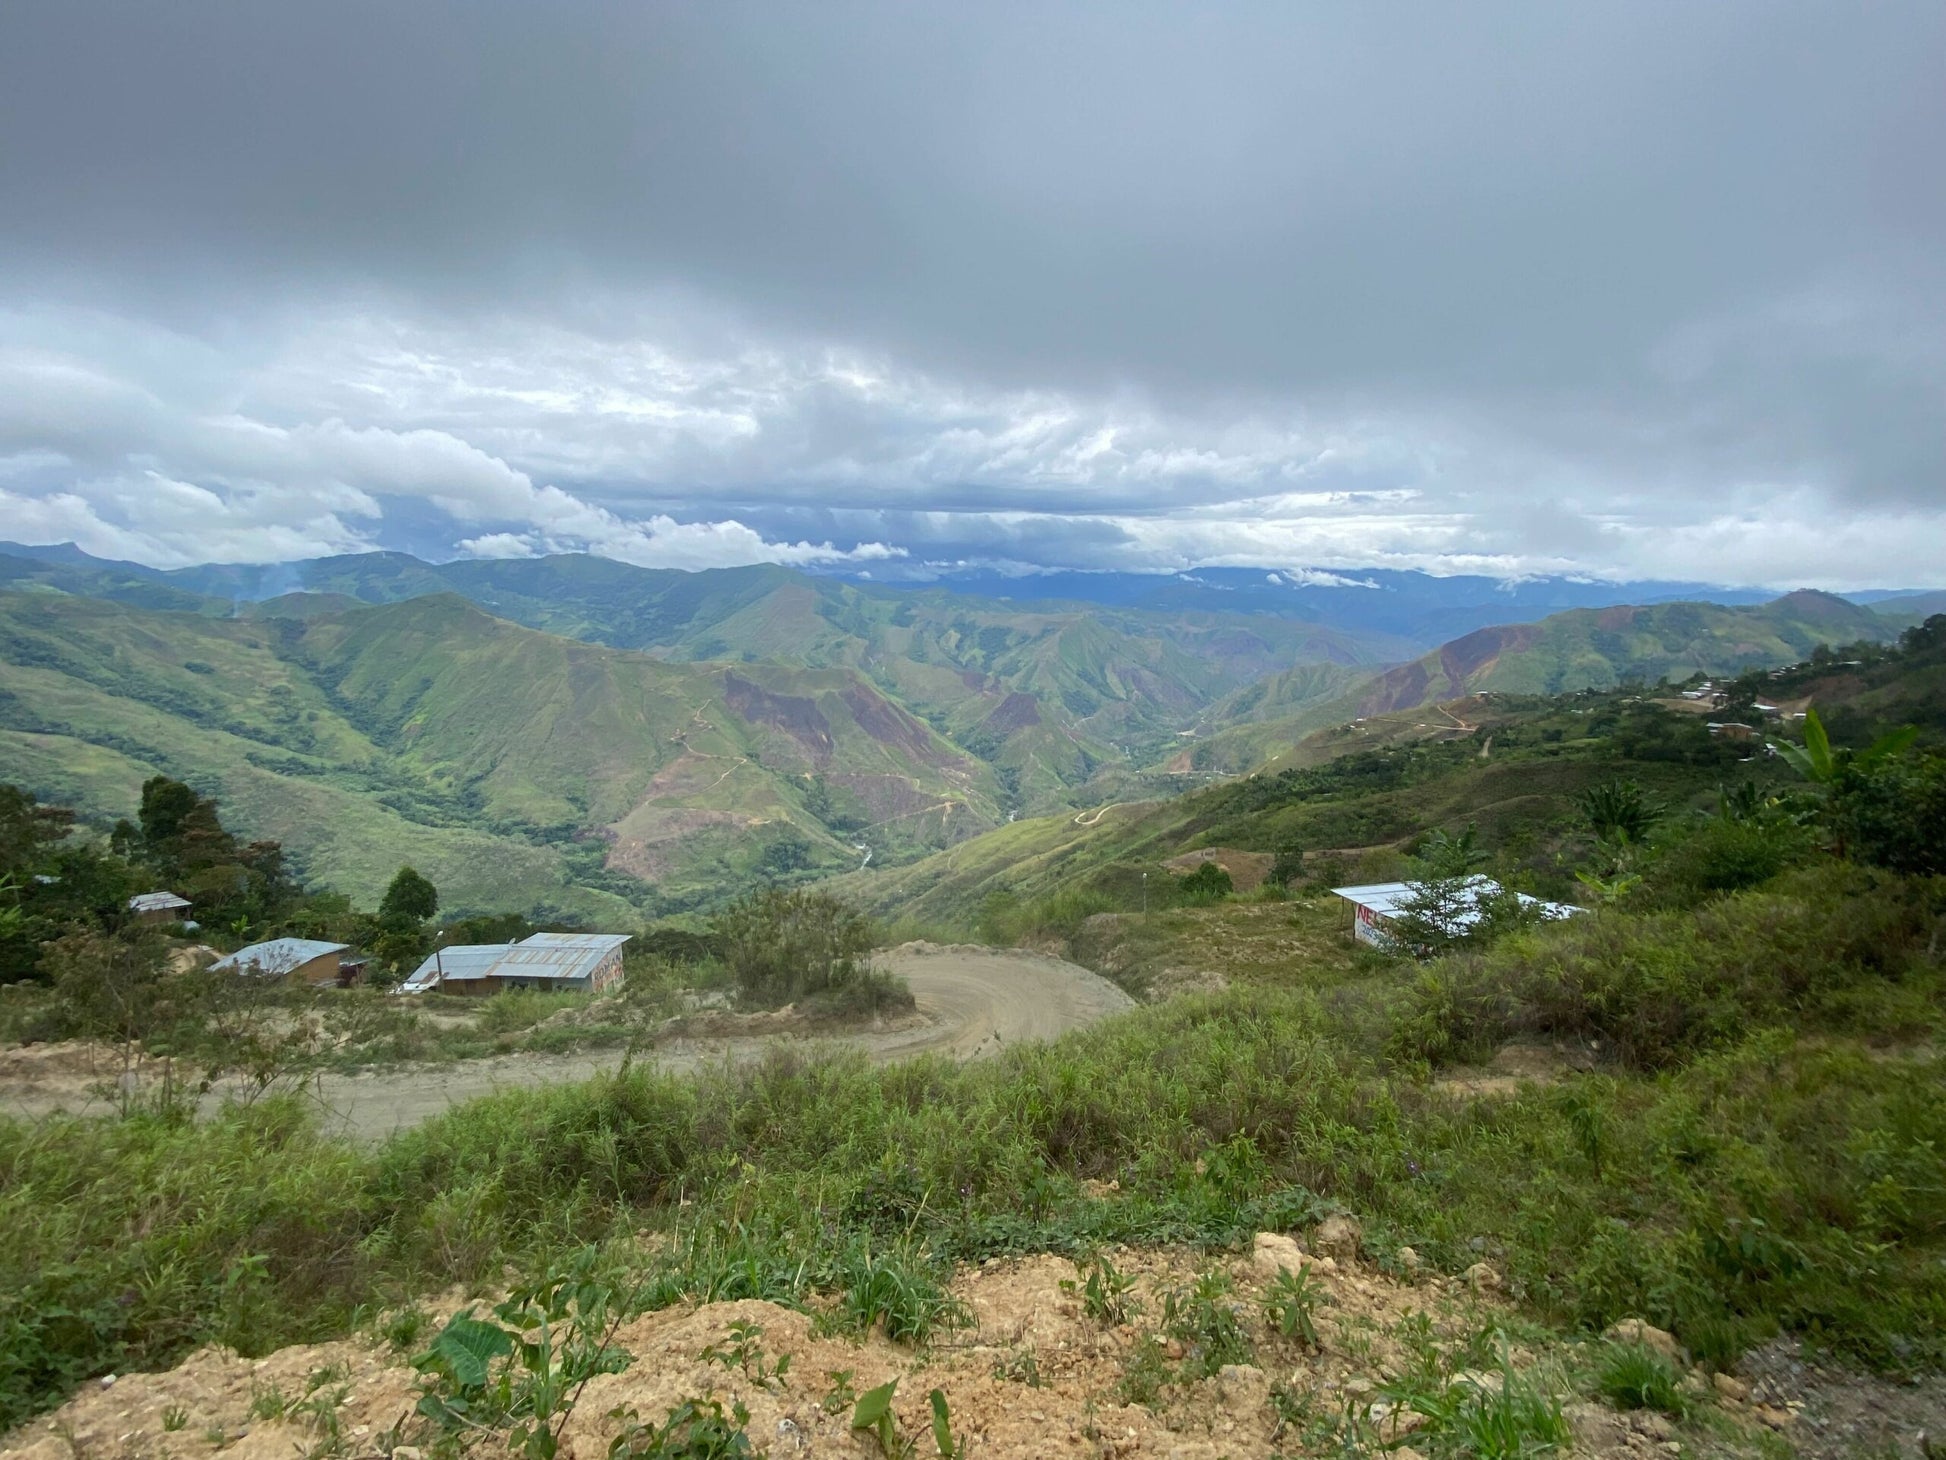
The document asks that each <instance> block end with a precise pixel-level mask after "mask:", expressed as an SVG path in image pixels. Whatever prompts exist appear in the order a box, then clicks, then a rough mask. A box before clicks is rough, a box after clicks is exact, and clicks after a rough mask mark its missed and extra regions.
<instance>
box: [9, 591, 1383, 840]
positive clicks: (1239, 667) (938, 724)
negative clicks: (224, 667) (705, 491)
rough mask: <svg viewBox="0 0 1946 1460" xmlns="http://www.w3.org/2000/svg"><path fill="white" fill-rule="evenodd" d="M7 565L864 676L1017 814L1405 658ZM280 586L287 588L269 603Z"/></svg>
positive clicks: (1112, 615) (1041, 610) (1006, 627)
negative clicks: (1326, 678)
mask: <svg viewBox="0 0 1946 1460" xmlns="http://www.w3.org/2000/svg"><path fill="white" fill-rule="evenodd" d="M0 569H4V570H8V571H11V572H12V573H13V574H14V575H15V578H16V581H17V582H18V584H19V585H21V586H27V585H30V584H31V585H32V586H35V587H38V588H41V589H43V590H47V591H53V590H56V589H65V590H66V591H69V592H73V593H81V594H89V595H93V596H99V597H108V598H112V599H115V600H116V601H121V602H131V603H137V604H140V605H142V606H145V607H159V608H175V609H182V610H186V611H198V612H203V613H206V614H210V615H222V614H227V613H230V612H233V611H240V612H242V613H245V614H247V615H250V616H258V617H265V616H268V617H295V618H314V617H319V616H328V615H329V614H331V613H333V612H337V611H341V610H342V609H343V607H345V606H346V605H348V604H350V603H353V602H361V603H371V604H382V603H394V602H401V601H405V600H409V599H413V598H418V597H424V596H428V595H432V594H436V593H441V592H453V593H457V594H460V595H462V596H464V597H465V598H467V599H469V600H471V601H472V602H474V603H476V604H478V605H480V606H481V607H483V608H485V609H486V610H488V611H489V612H490V613H492V614H493V615H495V616H496V617H498V618H502V619H508V620H512V621H514V622H516V623H519V624H523V625H526V626H527V627H530V628H536V629H541V630H545V631H546V632H548V633H550V634H557V635H562V636H565V637H568V638H573V639H580V640H584V641H588V642H593V643H600V644H606V645H609V646H611V647H615V648H622V649H639V650H642V651H644V652H647V653H651V654H654V655H656V656H658V657H661V658H665V659H669V660H674V661H683V662H700V661H735V662H742V663H752V662H759V661H772V662H780V663H787V664H791V665H795V666H802V667H810V668H826V669H849V670H853V671H856V672H857V673H859V674H861V675H863V676H865V677H866V678H868V679H870V680H871V681H872V682H873V683H874V684H875V685H876V686H877V687H878V688H879V690H880V691H881V692H882V693H884V694H886V695H888V696H890V697H891V698H892V699H894V700H896V701H898V703H899V704H900V705H902V706H903V707H905V708H906V709H908V710H910V711H911V712H913V713H914V714H916V715H918V716H920V717H921V718H922V719H924V720H925V721H927V723H928V724H930V725H931V726H932V727H933V728H934V729H935V730H937V731H938V732H939V733H940V734H942V735H945V736H947V737H949V738H951V739H952V740H954V741H955V742H956V743H957V744H959V745H960V746H962V747H963V748H965V749H966V750H968V751H970V752H971V753H972V754H974V755H975V756H977V757H978V758H980V759H982V760H985V761H987V762H989V763H990V764H991V765H992V766H993V767H994V769H995V771H996V772H997V773H998V776H999V782H998V784H999V786H1000V789H1001V793H1002V795H1003V797H1004V799H1005V802H1006V805H1007V807H1008V809H1009V810H1015V811H1032V810H1039V809H1047V808H1049V807H1058V806H1063V805H1067V804H1070V803H1071V802H1073V801H1074V800H1076V799H1077V798H1080V799H1086V796H1087V794H1088V793H1087V792H1083V791H1080V790H1079V788H1081V787H1082V786H1083V785H1084V784H1085V783H1087V782H1088V781H1089V780H1090V779H1091V778H1093V777H1095V776H1096V775H1097V774H1098V773H1100V772H1101V771H1102V770H1103V768H1104V767H1108V768H1115V767H1121V768H1130V767H1134V766H1138V765H1141V764H1145V763H1147V762H1149V761H1152V760H1153V759H1155V757H1156V756H1157V755H1158V754H1160V753H1162V752H1163V751H1164V750H1165V749H1166V748H1167V747H1168V745H1169V744H1170V743H1171V741H1172V739H1173V738H1174V737H1175V736H1176V735H1177V734H1178V733H1179V732H1180V731H1181V730H1183V729H1184V728H1185V727H1186V726H1188V725H1190V724H1192V723H1193V722H1194V721H1195V720H1196V718H1197V717H1198V716H1199V715H1201V714H1202V713H1204V711H1205V710H1206V709H1207V708H1208V707H1209V706H1210V705H1211V704H1212V703H1213V702H1214V701H1216V700H1218V699H1220V698H1222V697H1223V696H1224V695H1226V694H1229V693H1230V692H1232V691H1234V690H1236V689H1238V688H1239V687H1240V686H1244V685H1247V684H1249V683H1251V682H1252V681H1254V680H1257V679H1259V678H1261V677H1263V676H1265V675H1269V674H1273V673H1277V672H1280V671H1284V670H1287V669H1289V668H1291V667H1292V666H1294V665H1298V666H1302V665H1309V664H1329V665H1365V666H1376V665H1378V664H1381V663H1385V662H1390V661H1393V660H1396V659H1398V658H1399V657H1401V656H1402V655H1403V653H1404V652H1405V646H1404V645H1403V644H1402V643H1401V642H1400V641H1397V640H1393V639H1391V638H1389V637H1387V636H1384V635H1379V634H1361V633H1355V632H1347V631H1342V630H1335V629H1324V628H1319V627H1317V626H1316V625H1311V624H1304V623H1300V622H1296V621H1293V620H1289V619H1283V618H1278V617H1275V616H1272V615H1268V614H1253V615H1242V614H1219V613H1212V612H1207V611H1203V610H1192V611H1186V612H1182V613H1170V614H1164V613H1154V612H1147V611H1142V610H1135V609H1116V608H1104V607H1101V606H1099V605H1082V604H1073V603H1015V602H1009V601H1004V600H997V599H991V598H977V597H969V596H963V595H957V594H952V593H946V592H942V591H937V590H924V589H891V588H873V587H869V586H863V585H858V584H853V583H846V582H841V581H839V580H836V579H830V578H817V577H811V576H808V575H805V574H802V573H798V572H794V571H792V570H790V569H787V568H780V567H775V566H768V565H766V566H757V567H748V568H729V569H717V570H711V571H708V572H700V573H689V572H678V571H674V570H655V569H645V568H636V567H632V566H630V565H628V564H626V563H617V562H613V561H611V560H609V559H605V558H595V557H588V556H579V555H571V556H559V557H550V558H536V559H524V560H514V561H485V560H481V561H465V562H454V563H446V564H441V565H432V564H427V563H422V562H420V561H419V560H418V559H416V558H412V557H408V556H406V555H404V554H399V553H368V554H359V555H355V556H349V557H340V558H324V559H319V560H317V561H315V562H310V563H304V564H299V565H294V566H291V567H283V568H263V567H206V568H196V569H185V570H182V571H180V572H177V573H174V574H170V575H161V574H154V573H151V572H149V571H148V570H133V569H128V568H123V567H119V566H116V565H99V566H91V565H90V564H87V563H80V564H76V563H70V562H65V561H63V562H49V561H44V560H33V561H26V560H21V559H6V558H0ZM189 589H194V590H196V592H197V593H200V594H201V595H203V596H200V597H198V596H196V594H192V593H190V592H188V591H187V590H189ZM296 589H302V590H303V591H301V592H300V591H292V590H296ZM266 594H275V595H278V596H275V597H271V598H269V599H268V600H267V601H264V602H255V601H253V600H255V599H258V598H262V597H263V596H264V595H266Z"/></svg>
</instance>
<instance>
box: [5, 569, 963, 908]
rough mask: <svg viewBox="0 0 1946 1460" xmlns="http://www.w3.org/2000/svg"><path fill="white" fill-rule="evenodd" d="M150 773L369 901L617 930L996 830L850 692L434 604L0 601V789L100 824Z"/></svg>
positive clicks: (924, 756) (946, 750)
mask: <svg viewBox="0 0 1946 1460" xmlns="http://www.w3.org/2000/svg"><path fill="white" fill-rule="evenodd" d="M158 771H160V772H166V773H168V774H171V775H175V776H178V777H180V778H182V779H185V780H187V781H189V782H191V783H192V784H194V785H196V786H197V787H198V788H199V789H203V790H205V791H208V792H211V793H213V794H215V795H217V796H218V797H219V798H221V800H222V801H223V803H224V806H225V815H226V817H227V818H229V819H230V820H232V821H233V822H234V824H235V825H237V826H238V827H239V828H240V829H241V830H242V831H244V832H245V833H246V834H248V835H251V836H270V837H275V838H277V839H278V840H281V841H283V842H284V843H285V844H286V845H287V846H288V847H289V848H290V849H291V850H292V852H293V854H294V856H295V857H296V858H297V860H298V862H299V864H300V866H301V867H302V868H303V869H304V871H305V872H306V873H307V875H309V876H311V877H312V878H315V879H317V880H319V881H323V882H327V883H329V884H331V885H333V886H337V887H340V888H342V889H344V890H346V891H348V892H351V893H352V894H353V895H354V896H357V897H360V898H363V899H366V900H370V899H372V898H373V897H375V896H376V894H377V892H378V890H379V889H380V888H381V887H382V885H383V883H384V881H385V879H386V878H387V877H389V876H390V874H391V872H392V871H393V870H394V869H395V868H396V867H397V866H398V864H399V863H400V862H402V861H410V862H413V863H414V864H415V865H417V866H419V867H420V868H421V870H423V871H425V872H427V873H428V875H430V876H432V877H433V878H434V880H435V881H436V882H438V883H439V884H440V885H441V886H442V887H443V888H445V889H447V892H448V898H449V901H450V902H451V903H453V904H454V905H455V906H460V907H467V906H478V907H529V906H533V905H536V904H547V905H554V906H559V907H562V908H565V909H568V910H571V911H577V912H581V913H583V914H585V915H603V916H610V917H612V916H616V915H618V914H619V913H621V912H622V911H623V910H624V909H625V908H626V907H628V906H629V905H630V904H634V905H640V906H646V907H651V908H653V907H667V906H679V905H684V904H686V903H690V902H694V901H696V900H699V899H708V898H710V897H713V896H716V895H718V894H720V893H721V892H722V891H723V890H725V889H727V888H731V887H734V886H736V885H740V884H742V883H743V882H745V881H747V880H748V878H749V877H750V875H751V874H752V873H753V872H754V871H755V870H756V869H757V868H759V867H760V866H761V867H765V868H768V869H769V870H771V871H773V872H779V873H790V872H794V871H805V872H811V871H816V870H819V869H823V870H835V869H838V868H842V867H846V866H852V865H856V863H857V861H858V860H859V858H860V853H859V852H858V851H857V850H855V849H854V845H855V844H860V845H870V846H872V847H873V848H874V850H875V851H876V852H877V853H878V854H879V855H880V856H881V857H882V858H884V857H898V856H904V855H910V854H912V853H914V852H916V851H921V850H924V849H927V848H930V847H936V846H940V845H943V844H946V843H948V842H950V841H952V840H954V839H956V838H959V837H962V836H965V835H968V834H970V833H972V832H974V831H977V830H979V829H982V828H984V827H988V826H991V825H993V824H995V822H996V821H998V820H999V819H1000V816H1001V812H1000V805H999V799H998V795H997V789H996V786H995V783H994V776H993V773H992V771H991V770H990V769H989V768H988V767H986V766H984V765H983V764H981V763H980V762H979V761H978V760H976V759H975V758H974V757H972V756H971V755H969V754H968V753H966V752H965V751H964V750H962V749H960V748H958V747H956V746H954V745H952V744H950V743H948V742H947V741H946V740H944V739H943V738H942V737H940V736H939V735H938V734H937V733H936V732H934V731H933V730H932V729H931V727H929V726H927V725H926V724H924V723H923V722H921V721H919V720H917V719H915V718H914V717H913V716H911V715H910V714H908V713H906V712H905V711H904V710H902V709H900V708H899V707H898V706H897V705H895V704H893V703H892V702H890V701H889V700H888V699H887V698H886V697H885V696H884V695H883V694H881V693H880V692H879V691H878V690H877V689H876V688H875V687H873V686H872V685H871V684H870V683H869V682H868V681H866V680H864V679H862V678H861V677H860V676H858V675H856V674H852V673H850V672H848V671H845V670H842V669H837V670H801V669H790V668H783V667H779V666H775V665H734V666H731V665H721V664H672V663H667V662H664V661H660V660H657V659H655V658H653V657H650V656H648V655H643V654H632V653H626V652H622V651H618V650H613V649H609V648H606V647H604V646H600V645H594V644H585V643H579V642H576V641H573V640H568V639H563V638H559V637H556V636H553V635H547V634H539V633H535V632H533V631H531V630H527V629H523V628H520V627H519V626H517V625H513V624H509V623H506V622H504V621H502V620H499V619H495V618H493V617H491V616H490V615H488V614H486V613H485V612H483V611H482V610H480V609H479V608H477V607H475V606H473V605H472V604H469V603H467V602H466V601H464V600H463V599H460V598H458V597H456V596H453V595H438V596H432V597H426V598H416V599H411V600H408V601H405V602H402V603H398V604H392V605H385V606H379V607H372V608H359V609H356V610H353V611H350V612H341V613H326V614H322V615H319V616H316V617H313V618H310V619H305V620H300V619H289V618H284V619H251V618H242V619H233V618H214V617H209V616H204V615H197V614H187V613H157V612H152V611H147V610H142V609H137V608H133V607H130V606H128V605H124V604H115V603H108V602H103V601H99V600H91V599H83V598H75V597H71V596H64V595H57V594H45V593H0V779H8V780H17V781H19V782H21V783H22V784H24V785H26V786H28V787H29V788H30V789H34V790H36V791H37V792H40V793H45V794H46V795H47V796H48V797H49V798H50V799H60V800H67V801H72V802H75V803H76V804H79V805H80V806H82V807H83V808H84V809H85V810H87V811H89V812H91V813H95V814H98V815H103V816H113V815H126V814H128V813H129V812H130V811H131V810H132V809H133V806H134V803H135V790H136V787H137V786H138V785H139V783H140V781H141V780H142V779H143V778H144V777H145V776H148V775H151V774H155V773H156V772H158Z"/></svg>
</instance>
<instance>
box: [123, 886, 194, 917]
mask: <svg viewBox="0 0 1946 1460" xmlns="http://www.w3.org/2000/svg"><path fill="white" fill-rule="evenodd" d="M188 909H189V899H188V898H186V897H178V896H176V894H175V893H173V892H138V893H136V894H135V896H133V897H131V898H130V899H129V900H128V910H129V911H130V912H132V913H134V914H135V916H136V917H138V918H141V919H142V920H143V921H144V922H165V921H167V920H169V919H170V918H171V917H173V916H174V915H175V914H176V913H179V912H186V911H188Z"/></svg>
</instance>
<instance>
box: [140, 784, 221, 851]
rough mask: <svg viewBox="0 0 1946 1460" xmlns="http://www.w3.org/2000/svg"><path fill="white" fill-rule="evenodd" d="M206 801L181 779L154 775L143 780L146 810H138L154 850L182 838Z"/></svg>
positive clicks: (147, 837)
mask: <svg viewBox="0 0 1946 1460" xmlns="http://www.w3.org/2000/svg"><path fill="white" fill-rule="evenodd" d="M204 805H205V802H204V800H203V798H202V797H201V796H198V795H197V794H196V793H195V792H194V791H193V790H191V789H190V788H189V787H188V786H186V785H184V784H183V783H182V782H181V781H177V780H171V779H170V778H169V777H168V776H151V777H150V778H149V779H148V780H146V781H144V782H143V783H142V809H141V810H140V811H139V812H137V813H136V819H137V821H138V822H139V823H140V824H141V828H142V840H143V841H144V842H145V843H146V844H147V845H148V847H149V848H150V849H151V850H157V849H160V848H162V847H164V846H166V845H168V844H169V843H172V842H174V841H175V840H176V839H177V838H179V837H181V836H182V835H183V833H184V831H185V830H187V828H188V826H189V823H190V820H191V818H192V817H194V816H195V815H196V813H197V812H198V811H199V810H201V809H202V807H203V806H204Z"/></svg>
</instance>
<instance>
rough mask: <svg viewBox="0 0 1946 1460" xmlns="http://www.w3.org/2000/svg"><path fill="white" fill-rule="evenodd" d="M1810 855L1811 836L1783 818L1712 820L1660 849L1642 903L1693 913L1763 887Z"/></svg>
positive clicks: (1648, 873) (1649, 875) (1648, 878)
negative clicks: (1723, 897) (1714, 899)
mask: <svg viewBox="0 0 1946 1460" xmlns="http://www.w3.org/2000/svg"><path fill="white" fill-rule="evenodd" d="M1811 851H1812V845H1811V837H1810V833H1809V832H1808V831H1807V830H1806V829H1805V828H1803V827H1800V826H1797V825H1795V824H1793V823H1792V822H1790V821H1788V820H1785V819H1783V818H1782V817H1774V816H1772V817H1763V816H1760V817H1755V818H1738V817H1734V816H1722V817H1712V818H1710V819H1709V820H1707V821H1705V822H1703V823H1702V824H1701V825H1700V826H1698V827H1697V828H1696V829H1695V830H1694V831H1691V832H1690V833H1689V834H1688V835H1686V836H1683V837H1681V838H1680V839H1678V840H1677V841H1675V842H1674V843H1672V844H1671V845H1670V846H1669V847H1668V848H1667V849H1665V850H1664V851H1663V853H1662V855H1661V856H1660V857H1659V858H1657V860H1656V861H1655V863H1654V865H1653V866H1652V867H1651V868H1650V869H1649V871H1648V872H1647V873H1646V874H1645V878H1644V881H1645V884H1646V886H1645V890H1644V896H1645V899H1646V900H1648V901H1651V902H1654V903H1659V904H1661V905H1663V906H1668V907H1694V906H1695V905H1697V904H1698V903H1701V902H1705V901H1707V900H1708V899H1709V898H1711V897H1716V896H1720V895H1721V894H1723V893H1725V892H1741V891H1742V890H1744V889H1745V888H1749V887H1756V886H1759V885H1761V884H1762V883H1765V882H1768V881H1769V880H1770V879H1771V878H1773V877H1775V876H1776V875H1777V874H1778V873H1780V872H1782V871H1783V870H1784V869H1785V868H1786V867H1788V866H1791V865H1792V864H1794V863H1797V862H1800V861H1802V860H1803V859H1804V858H1805V857H1806V856H1808V855H1809V854H1810V853H1811Z"/></svg>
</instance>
